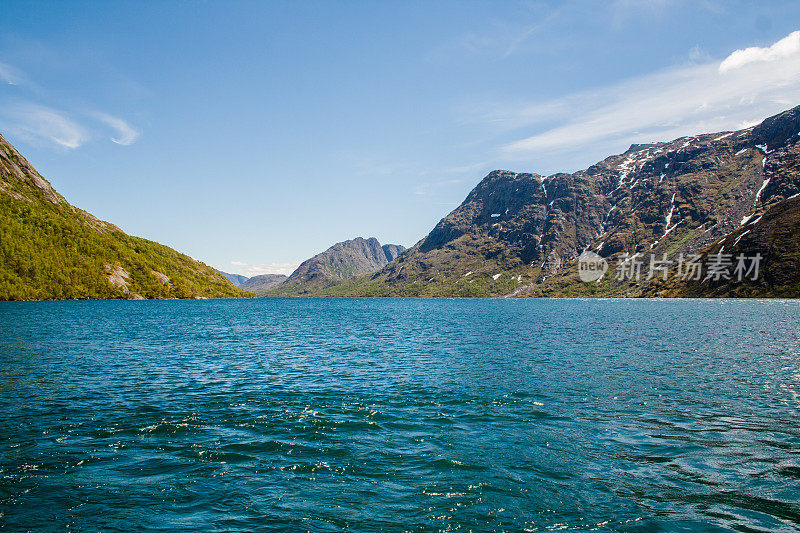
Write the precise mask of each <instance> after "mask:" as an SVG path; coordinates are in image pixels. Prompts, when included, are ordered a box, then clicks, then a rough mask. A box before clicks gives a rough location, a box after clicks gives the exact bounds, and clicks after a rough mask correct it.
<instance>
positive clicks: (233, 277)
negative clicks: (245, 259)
mask: <svg viewBox="0 0 800 533" xmlns="http://www.w3.org/2000/svg"><path fill="white" fill-rule="evenodd" d="M217 272H219V273H220V274H222V275H223V276H225V277H226V278H227V279H228V281H230V282H231V283H233V284H234V285H236V286H237V287H241V286H242V283H244V282H245V281H247V280H248V279H250V278H249V277H247V276H243V275H241V274H230V273H228V272H223V271H222V270H219V269H217Z"/></svg>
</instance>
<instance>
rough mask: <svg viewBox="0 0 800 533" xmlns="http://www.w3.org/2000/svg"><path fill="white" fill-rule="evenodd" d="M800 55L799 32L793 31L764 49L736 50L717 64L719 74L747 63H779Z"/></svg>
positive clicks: (755, 47) (753, 47)
mask: <svg viewBox="0 0 800 533" xmlns="http://www.w3.org/2000/svg"><path fill="white" fill-rule="evenodd" d="M798 54H800V31H795V32H792V33H790V34H789V35H787V36H786V37H784V38H783V39H781V40H780V41H778V42H777V43H775V44H773V45H772V46H768V47H766V48H762V47H759V46H751V47H750V48H744V49H742V50H736V51H735V52H733V53H732V54H731V55H729V56H728V57H726V58H725V60H724V61H723V62H722V63H720V64H719V71H720V72H727V71H729V70H734V69H737V68H741V67H743V66H744V65H747V64H749V63H757V62H763V61H780V60H781V59H786V58H790V57H792V56H797V55H798Z"/></svg>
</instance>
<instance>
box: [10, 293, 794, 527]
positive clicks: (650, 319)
mask: <svg viewBox="0 0 800 533" xmlns="http://www.w3.org/2000/svg"><path fill="white" fill-rule="evenodd" d="M799 394H800V302H796V301H795V302H791V301H735V300H663V301H660V300H544V299H541V300H540V299H537V300H531V299H528V300H501V299H259V300H208V301H138V302H126V301H108V302H8V303H0V529H4V530H11V531H16V530H32V531H49V530H58V531H64V530H71V531H75V530H77V531H98V530H102V531H132V530H136V529H145V528H146V529H151V530H163V531H175V530H182V531H271V530H275V531H343V530H347V531H470V530H471V531H504V530H505V531H522V530H527V531H547V530H554V529H566V530H600V531H718V530H719V531H722V530H737V531H776V530H778V531H780V530H785V531H796V530H797V529H798V528H800V503H799V502H800V397H799V396H798V395H799Z"/></svg>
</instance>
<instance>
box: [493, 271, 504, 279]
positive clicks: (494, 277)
mask: <svg viewBox="0 0 800 533" xmlns="http://www.w3.org/2000/svg"><path fill="white" fill-rule="evenodd" d="M502 275H503V274H502V272H501V273H500V274H495V275H494V276H492V279H493V280H495V281H497V278H499V277H500V276H502Z"/></svg>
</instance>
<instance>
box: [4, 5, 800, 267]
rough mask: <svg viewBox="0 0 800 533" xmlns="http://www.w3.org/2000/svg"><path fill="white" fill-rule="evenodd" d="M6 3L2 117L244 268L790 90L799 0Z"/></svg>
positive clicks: (164, 229)
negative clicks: (509, 174)
mask: <svg viewBox="0 0 800 533" xmlns="http://www.w3.org/2000/svg"><path fill="white" fill-rule="evenodd" d="M0 5H1V6H2V13H3V16H2V17H1V18H0V133H2V135H3V136H4V137H6V138H7V139H8V140H9V141H10V142H11V143H12V144H14V145H15V146H16V147H17V149H18V150H20V152H21V153H22V154H23V155H24V156H25V157H26V158H27V159H28V160H29V161H30V162H31V163H32V164H33V165H34V166H35V167H36V168H37V169H38V170H39V171H40V173H41V174H42V175H44V176H45V178H47V179H48V180H49V181H50V182H51V183H52V184H53V186H54V187H55V188H56V189H57V190H58V191H59V192H61V193H62V194H63V195H64V196H65V197H66V198H67V199H68V200H69V201H70V202H71V203H72V204H73V205H76V206H78V207H80V208H82V209H85V210H87V211H89V212H91V213H92V214H94V215H96V216H98V217H100V218H102V219H104V220H108V221H110V222H112V223H114V224H116V225H118V226H120V227H121V228H123V229H124V230H125V231H126V232H128V233H130V234H133V235H138V236H142V237H145V238H148V239H152V240H156V241H158V242H161V243H164V244H166V245H168V246H171V247H173V248H176V249H177V250H180V251H182V252H184V253H187V254H189V255H191V256H192V257H195V258H197V259H199V260H201V261H204V262H206V263H208V264H210V265H212V266H214V267H217V268H219V269H221V270H224V271H227V272H235V273H241V274H245V275H256V274H262V273H284V274H288V273H290V272H291V271H292V270H293V269H294V267H296V266H297V264H299V263H300V262H301V261H303V260H304V259H307V258H308V257H310V256H312V255H314V254H316V253H318V252H321V251H323V250H325V249H326V248H328V247H329V246H331V245H332V244H334V243H335V242H338V241H342V240H346V239H350V238H354V237H357V236H363V237H370V236H374V237H377V238H378V239H379V240H380V241H381V242H382V243H397V244H402V245H404V246H411V245H413V244H414V243H416V242H417V241H418V240H419V239H421V238H423V237H424V236H425V235H426V234H427V233H428V232H429V231H430V230H431V229H432V228H433V226H434V225H435V224H436V223H437V222H438V221H439V220H440V219H441V218H442V217H444V216H445V215H446V214H447V213H448V212H450V211H451V210H453V209H454V208H455V207H457V206H458V204H460V203H461V201H463V199H464V198H465V197H466V195H467V194H468V193H469V191H470V190H471V189H472V188H473V187H474V186H475V185H476V184H477V183H478V182H479V181H480V180H481V178H482V177H483V176H485V175H486V174H487V173H488V172H490V171H491V170H494V169H508V170H513V171H518V172H536V173H539V174H543V175H547V174H551V173H555V172H560V171H567V172H570V171H576V170H579V169H581V168H585V167H587V166H589V165H591V164H592V163H594V162H596V161H599V160H601V159H603V158H605V157H606V156H608V155H611V154H615V153H621V152H623V151H625V150H626V149H627V148H628V146H630V144H631V143H636V142H651V141H666V140H671V139H674V138H677V137H681V136H684V135H692V134H697V133H702V132H715V131H725V130H731V129H739V128H743V127H748V126H750V125H752V124H754V123H756V122H758V121H760V120H762V119H763V118H765V117H767V116H770V115H772V114H775V113H778V112H780V111H783V110H785V109H788V108H791V107H794V106H796V105H800V32H799V31H800V2H797V1H796V0H792V1H775V2H769V1H760V2H737V1H722V0H705V1H704V0H694V1H679V0H653V1H649V2H645V1H635V0H616V1H609V2H596V1H561V2H516V1H501V2H497V1H469V0H466V1H464V0H459V1H447V0H441V1H439V0H436V1H426V2H422V1H413V0H412V1H404V2H399V1H398V2H392V1H385V2H367V1H363V2H359V1H355V0H352V1H346V2H330V1H320V2H313V1H307V2H281V1H272V2H255V1H254V2H236V1H229V2H222V1H220V2H210V1H209V2H200V1H198V2H168V1H161V2H148V3H144V2H121V1H112V2H94V1H91V2H85V3H82V2H79V1H74V2H61V1H55V2H36V1H26V2H12V1H10V0H0Z"/></svg>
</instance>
